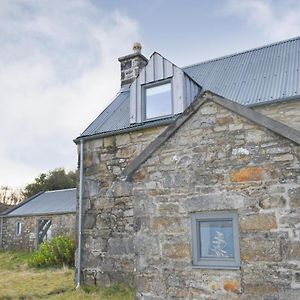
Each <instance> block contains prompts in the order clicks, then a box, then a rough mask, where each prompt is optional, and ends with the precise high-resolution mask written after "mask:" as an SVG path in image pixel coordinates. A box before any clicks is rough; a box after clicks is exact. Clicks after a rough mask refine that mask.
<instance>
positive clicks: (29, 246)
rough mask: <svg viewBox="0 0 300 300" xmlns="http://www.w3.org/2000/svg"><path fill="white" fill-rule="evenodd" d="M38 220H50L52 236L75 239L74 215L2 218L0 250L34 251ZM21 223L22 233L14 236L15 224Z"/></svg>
mask: <svg viewBox="0 0 300 300" xmlns="http://www.w3.org/2000/svg"><path fill="white" fill-rule="evenodd" d="M39 219H51V220H52V227H51V231H52V236H57V235H69V236H72V237H74V238H75V232H76V228H75V219H76V216H75V214H61V215H46V216H28V217H4V218H3V236H2V248H3V249H4V250H30V251H33V250H35V249H36V246H37V241H36V235H37V223H38V220H39ZM17 221H20V222H22V231H21V234H20V235H19V236H17V235H16V222H17Z"/></svg>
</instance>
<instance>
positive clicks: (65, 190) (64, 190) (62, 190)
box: [45, 188, 76, 193]
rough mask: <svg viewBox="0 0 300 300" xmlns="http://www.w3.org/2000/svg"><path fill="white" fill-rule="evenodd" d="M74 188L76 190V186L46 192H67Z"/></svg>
mask: <svg viewBox="0 0 300 300" xmlns="http://www.w3.org/2000/svg"><path fill="white" fill-rule="evenodd" d="M73 190H76V188H68V189H61V190H51V191H45V193H53V192H54V193H57V192H67V191H73Z"/></svg>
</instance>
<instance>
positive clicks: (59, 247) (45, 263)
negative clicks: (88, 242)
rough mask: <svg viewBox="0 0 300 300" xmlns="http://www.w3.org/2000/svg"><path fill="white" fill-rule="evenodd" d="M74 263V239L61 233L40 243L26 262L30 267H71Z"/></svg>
mask: <svg viewBox="0 0 300 300" xmlns="http://www.w3.org/2000/svg"><path fill="white" fill-rule="evenodd" d="M74 263H75V241H74V240H73V239H70V238H69V237H67V236H62V235H61V236H57V237H55V238H53V239H52V240H51V241H45V242H44V243H42V244H40V245H39V248H38V250H37V251H35V252H34V253H33V254H32V256H31V257H30V259H29V262H28V264H29V266H31V267H59V266H64V265H67V266H70V267H72V266H74Z"/></svg>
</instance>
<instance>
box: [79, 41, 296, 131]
mask: <svg viewBox="0 0 300 300" xmlns="http://www.w3.org/2000/svg"><path fill="white" fill-rule="evenodd" d="M299 56H300V37H297V38H293V39H290V40H286V41H281V42H278V43H275V44H271V45H267V46H263V47H260V48H255V49H251V50H248V51H245V52H241V53H237V54H233V55H228V56H224V57H221V58H217V59H213V60H210V61H206V62H202V63H199V64H194V65H191V66H186V67H184V68H183V70H184V72H185V73H186V74H187V75H189V76H190V77H191V78H192V79H193V80H195V81H196V82H197V83H198V84H199V85H200V86H201V87H202V90H210V91H212V92H214V93H216V94H219V95H220V96H223V97H225V98H227V99H230V100H232V101H235V102H238V103H240V104H243V105H258V104H262V103H270V102H274V101H286V100H289V99H291V98H295V97H300V76H299V70H300V57H299ZM129 106H130V93H129V89H128V88H127V89H125V90H124V89H123V90H121V91H120V93H119V94H118V95H117V96H116V98H115V99H114V100H113V102H112V103H111V104H110V105H109V106H108V107H107V108H106V109H105V110H104V111H103V112H102V113H101V114H100V115H99V116H98V117H97V118H96V119H95V121H94V122H93V123H92V124H91V125H90V126H89V127H88V128H87V129H86V130H85V131H84V132H83V133H82V135H81V137H83V136H91V135H96V134H104V133H114V132H116V131H118V130H122V129H125V128H129V129H130V128H137V127H139V126H140V127H144V126H145V124H143V123H141V124H135V126H134V127H131V126H130V110H129ZM157 124H159V120H157V121H155V122H153V123H152V124H151V125H152V126H155V125H157ZM147 126H148V127H149V125H147Z"/></svg>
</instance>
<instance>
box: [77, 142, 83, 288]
mask: <svg viewBox="0 0 300 300" xmlns="http://www.w3.org/2000/svg"><path fill="white" fill-rule="evenodd" d="M79 161H80V162H79V205H78V248H77V286H76V289H78V288H79V287H80V284H81V242H82V238H81V234H82V199H83V139H81V140H80V160H79Z"/></svg>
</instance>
